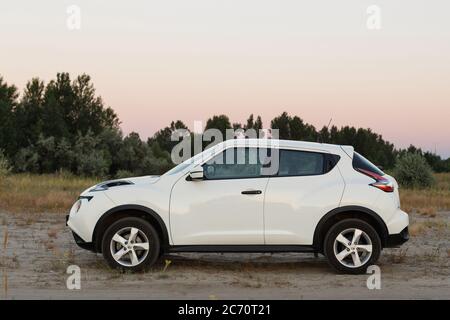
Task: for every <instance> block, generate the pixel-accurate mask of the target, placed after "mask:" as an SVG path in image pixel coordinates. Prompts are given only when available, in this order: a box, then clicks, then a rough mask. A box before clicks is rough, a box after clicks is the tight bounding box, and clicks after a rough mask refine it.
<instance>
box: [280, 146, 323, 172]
mask: <svg viewBox="0 0 450 320" xmlns="http://www.w3.org/2000/svg"><path fill="white" fill-rule="evenodd" d="M323 173H324V154H322V153H316V152H307V151H295V150H280V168H279V170H278V176H282V177H287V176H310V175H319V174H323Z"/></svg>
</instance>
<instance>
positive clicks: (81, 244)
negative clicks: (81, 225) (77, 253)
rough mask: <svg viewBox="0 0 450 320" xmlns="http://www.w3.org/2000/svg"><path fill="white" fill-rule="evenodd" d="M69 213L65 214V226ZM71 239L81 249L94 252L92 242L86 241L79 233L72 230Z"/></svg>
mask: <svg viewBox="0 0 450 320" xmlns="http://www.w3.org/2000/svg"><path fill="white" fill-rule="evenodd" d="M69 217H70V215H66V226H68V224H67V222H68V221H69ZM72 235H73V239H74V240H75V243H76V244H77V245H78V246H79V247H80V248H82V249H85V250H89V251H93V252H95V246H94V243H93V242H86V241H84V240H83V239H81V237H80V236H79V235H77V234H76V233H75V231H73V230H72Z"/></svg>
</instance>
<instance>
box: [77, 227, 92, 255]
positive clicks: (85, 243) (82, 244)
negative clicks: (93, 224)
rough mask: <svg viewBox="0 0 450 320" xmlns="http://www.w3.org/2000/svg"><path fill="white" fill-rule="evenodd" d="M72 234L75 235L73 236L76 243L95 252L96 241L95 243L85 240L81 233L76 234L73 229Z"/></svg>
mask: <svg viewBox="0 0 450 320" xmlns="http://www.w3.org/2000/svg"><path fill="white" fill-rule="evenodd" d="M72 235H73V238H74V240H75V243H76V244H77V245H78V246H79V247H80V248H82V249H85V250H89V251H92V252H95V246H94V243H93V242H86V241H84V240H83V239H81V238H80V236H79V235H77V234H76V233H75V232H73V231H72Z"/></svg>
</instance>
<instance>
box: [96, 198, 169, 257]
mask: <svg viewBox="0 0 450 320" xmlns="http://www.w3.org/2000/svg"><path fill="white" fill-rule="evenodd" d="M127 210H134V211H140V212H142V213H145V214H149V215H150V216H152V217H153V218H154V219H155V220H156V221H157V222H158V224H159V226H160V229H161V230H162V235H161V236H162V243H161V245H162V247H163V250H164V248H167V247H168V246H169V233H168V231H167V227H166V224H165V223H164V221H163V220H162V218H161V217H160V216H159V215H158V214H157V213H156V212H155V211H153V210H152V209H150V208H147V207H144V206H140V205H134V204H130V205H121V206H117V207H114V208H112V209H109V210H108V211H106V212H105V213H104V214H103V215H102V216H101V217H100V219H99V220H98V221H97V224H96V225H95V228H94V233H93V237H92V239H95V249H96V251H97V252H100V245H101V239H98V237H99V235H98V234H97V233H98V230H99V227H100V226H102V225H103V223H104V221H105V219H106V218H107V217H109V216H110V215H112V214H114V213H118V212H122V211H127Z"/></svg>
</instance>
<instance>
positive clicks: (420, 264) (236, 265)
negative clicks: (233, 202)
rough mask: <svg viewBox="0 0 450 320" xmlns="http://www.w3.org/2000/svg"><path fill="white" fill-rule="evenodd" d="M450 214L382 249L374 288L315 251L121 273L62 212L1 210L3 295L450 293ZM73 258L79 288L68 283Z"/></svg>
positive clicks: (209, 257) (189, 257) (214, 257)
mask: <svg viewBox="0 0 450 320" xmlns="http://www.w3.org/2000/svg"><path fill="white" fill-rule="evenodd" d="M449 218H450V212H439V213H438V214H437V216H436V217H423V216H419V215H417V216H416V215H413V216H412V222H416V223H417V222H418V223H419V224H421V225H422V226H423V227H424V228H423V230H421V233H420V234H419V235H417V236H415V237H412V239H411V240H410V241H409V242H408V243H406V244H405V245H404V246H403V247H402V248H399V249H385V250H383V253H382V256H381V258H380V260H379V262H378V266H379V267H380V268H381V289H379V290H377V289H373V290H369V289H368V288H367V285H366V282H367V279H368V277H369V275H358V276H350V275H338V274H336V273H334V271H333V270H332V269H331V268H330V267H329V266H328V264H327V262H326V261H325V258H324V257H323V256H319V258H315V257H314V256H313V255H312V254H288V253H285V254H244V253H242V254H234V253H233V254H231V253H230V254H177V255H171V256H166V257H164V259H163V260H162V261H161V262H160V263H158V265H157V266H155V267H154V268H153V269H152V270H150V271H148V272H146V273H138V274H131V273H121V272H118V271H114V270H111V269H109V268H108V266H107V265H106V264H105V262H104V261H103V258H102V256H101V255H97V254H94V253H92V252H89V251H85V250H83V249H80V248H79V247H77V245H76V244H75V242H74V241H73V239H72V235H71V233H70V232H69V230H68V229H67V228H66V227H65V219H64V216H63V215H57V214H33V215H31V214H29V215H25V214H8V213H5V212H0V246H1V247H0V275H1V278H0V299H411V298H418V299H450V268H449V257H450V246H449V245H450V229H449ZM166 260H167V261H168V262H170V264H168V266H167V267H166V262H165V261H166ZM74 264H75V265H78V266H79V267H80V268H81V289H80V290H68V289H67V287H66V280H67V278H68V276H69V275H68V274H67V273H66V270H67V267H68V266H69V265H74Z"/></svg>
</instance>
